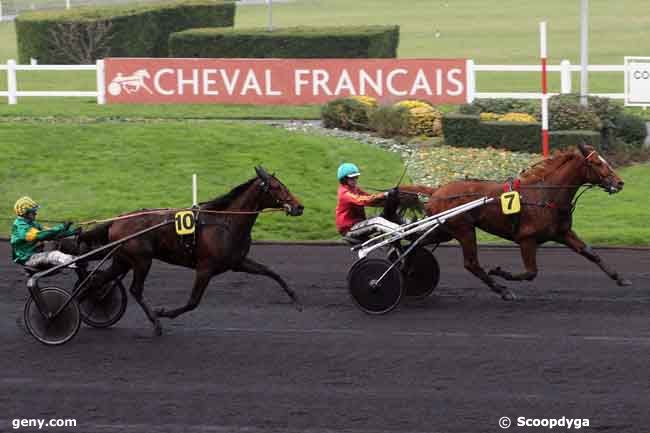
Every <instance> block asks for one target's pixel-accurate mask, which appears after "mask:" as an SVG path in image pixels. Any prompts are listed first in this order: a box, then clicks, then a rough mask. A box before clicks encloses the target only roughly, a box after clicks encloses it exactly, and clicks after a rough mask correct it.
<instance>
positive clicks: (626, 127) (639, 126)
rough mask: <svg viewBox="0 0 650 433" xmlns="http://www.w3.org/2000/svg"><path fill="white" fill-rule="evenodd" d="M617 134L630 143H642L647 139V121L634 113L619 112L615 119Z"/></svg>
mask: <svg viewBox="0 0 650 433" xmlns="http://www.w3.org/2000/svg"><path fill="white" fill-rule="evenodd" d="M613 123H614V125H615V127H616V136H617V137H618V138H620V139H621V140H623V141H624V142H625V143H628V144H636V145H641V144H643V142H644V141H645V139H646V135H647V133H648V130H647V128H646V124H645V121H644V120H643V119H641V118H640V117H637V116H634V115H632V114H626V113H623V112H621V113H619V114H618V115H617V116H616V117H615V118H614V120H613Z"/></svg>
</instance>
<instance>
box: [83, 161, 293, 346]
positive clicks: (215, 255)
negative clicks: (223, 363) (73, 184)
mask: <svg viewBox="0 0 650 433" xmlns="http://www.w3.org/2000/svg"><path fill="white" fill-rule="evenodd" d="M255 171H256V172H257V177H255V178H253V179H251V180H249V181H248V182H245V183H243V184H241V185H239V186H237V187H236V188H234V189H233V190H232V191H230V192H229V193H227V194H225V195H223V196H221V197H217V198H215V199H214V200H211V201H208V202H205V203H201V204H200V206H199V212H198V217H197V221H196V229H195V236H192V235H189V236H183V237H182V236H179V235H178V234H177V233H176V229H175V226H174V224H173V223H170V224H167V225H164V226H163V227H161V228H159V229H156V230H154V231H151V232H149V233H146V234H144V235H142V236H140V237H137V238H135V239H132V240H129V241H127V242H126V243H125V244H123V245H122V247H121V248H120V249H119V250H118V251H117V253H116V254H115V255H114V256H113V259H112V263H111V266H110V268H109V269H107V270H106V271H105V272H103V273H101V274H100V275H99V276H98V277H97V281H95V282H93V284H94V285H95V284H96V285H98V286H100V285H101V284H103V283H104V282H105V281H110V280H112V279H113V278H115V277H117V276H120V275H124V274H126V273H127V272H128V271H129V270H131V269H132V270H133V282H132V284H131V288H130V291H131V293H132V294H133V297H134V298H135V299H136V301H137V302H138V304H140V307H142V310H143V311H144V312H145V314H146V315H147V318H148V319H149V320H150V321H151V323H152V324H153V325H154V329H155V332H156V334H157V335H160V334H161V333H162V327H161V325H160V322H159V320H158V318H159V317H168V318H175V317H177V316H179V315H180V314H183V313H185V312H187V311H191V310H193V309H195V308H196V307H197V306H198V305H199V302H200V301H201V297H202V296H203V293H204V291H205V289H206V287H207V285H208V283H209V282H210V279H211V278H212V277H213V276H215V275H218V274H221V273H223V272H226V271H228V270H231V271H234V272H247V273H250V274H258V275H266V276H267V277H270V278H272V279H273V280H275V281H276V282H278V284H280V286H282V288H283V289H284V291H285V292H286V293H287V294H288V295H289V297H290V298H291V299H292V300H293V302H294V303H295V304H296V306H297V307H299V306H300V304H299V302H298V298H297V296H296V294H295V293H294V291H293V290H291V289H290V288H289V287H288V285H287V283H285V282H284V280H283V279H282V278H281V277H280V276H279V275H278V274H276V273H275V272H273V271H272V270H271V269H269V268H268V267H266V266H264V265H262V264H260V263H257V262H255V261H254V260H252V259H250V258H248V257H247V255H248V251H249V249H250V245H251V230H252V229H253V224H255V220H256V219H257V216H258V214H259V211H261V210H263V209H268V208H284V210H285V211H286V213H287V214H288V215H291V216H298V215H301V214H302V212H303V209H304V208H303V206H302V204H301V203H300V202H299V201H298V199H296V197H294V196H293V195H292V194H291V192H289V190H288V189H287V188H286V187H285V186H284V185H283V184H282V182H280V181H279V180H278V179H277V178H276V177H275V176H273V175H270V174H268V173H267V172H266V171H264V169H262V168H261V167H257V168H256V169H255ZM174 214H175V211H173V210H160V211H149V212H147V211H139V212H135V213H132V215H133V217H130V218H126V219H119V220H116V221H113V222H110V223H107V224H104V225H102V226H98V227H96V228H94V229H92V230H89V231H86V232H83V233H81V234H80V235H79V239H78V241H79V243H80V245H81V247H82V250H87V249H88V248H89V246H97V245H104V244H107V243H108V242H112V241H115V240H119V239H122V238H124V237H126V236H128V235H131V234H134V233H136V232H138V231H142V230H144V229H147V228H149V227H152V226H154V225H157V224H160V223H164V222H165V221H169V222H172V221H173V219H174ZM126 215H127V216H128V215H129V214H126ZM183 238H185V239H183ZM153 259H158V260H162V261H164V262H167V263H171V264H173V265H178V266H184V267H187V268H192V269H195V270H196V273H195V277H194V286H193V287H192V293H191V295H190V298H189V300H188V302H187V303H186V305H184V306H182V307H179V308H175V309H171V310H166V309H164V308H158V309H156V310H152V309H151V308H150V307H149V305H147V303H146V302H145V300H144V297H143V290H144V282H145V279H146V278H147V274H148V273H149V269H150V268H151V262H152V260H153Z"/></svg>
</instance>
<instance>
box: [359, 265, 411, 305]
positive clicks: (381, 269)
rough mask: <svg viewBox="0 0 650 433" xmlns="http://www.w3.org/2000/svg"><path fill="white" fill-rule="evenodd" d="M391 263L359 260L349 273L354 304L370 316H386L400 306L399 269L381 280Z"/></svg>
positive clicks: (400, 281) (393, 270)
mask: <svg viewBox="0 0 650 433" xmlns="http://www.w3.org/2000/svg"><path fill="white" fill-rule="evenodd" d="M390 265H391V263H390V262H389V261H388V260H384V259H377V258H368V257H366V258H363V259H360V260H357V261H356V262H355V263H354V265H352V268H350V271H349V272H348V290H349V291H350V295H351V296H352V299H354V302H355V303H356V304H357V306H359V308H360V309H361V310H363V311H364V312H366V313H368V314H384V313H388V312H389V311H391V310H392V309H393V308H395V307H396V306H397V304H399V301H400V299H401V297H402V277H401V275H400V272H399V269H398V268H397V267H395V268H393V269H391V270H390V271H389V272H388V273H387V274H386V275H385V276H384V278H382V279H381V281H379V282H378V283H377V281H378V280H379V278H380V277H381V276H382V275H383V274H384V273H385V272H386V271H387V270H388V268H389V267H390Z"/></svg>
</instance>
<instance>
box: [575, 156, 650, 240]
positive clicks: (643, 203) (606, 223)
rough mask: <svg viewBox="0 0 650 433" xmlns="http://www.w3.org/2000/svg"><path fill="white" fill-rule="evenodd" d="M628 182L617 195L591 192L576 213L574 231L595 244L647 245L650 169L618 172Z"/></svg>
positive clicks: (644, 167)
mask: <svg viewBox="0 0 650 433" xmlns="http://www.w3.org/2000/svg"><path fill="white" fill-rule="evenodd" d="M617 173H618V174H619V175H620V176H621V177H622V178H623V180H624V181H625V188H623V191H621V192H620V193H618V194H614V195H607V193H605V192H603V191H602V190H592V191H589V192H587V193H585V195H584V196H583V198H582V199H580V201H579V204H578V207H577V209H576V211H575V213H574V220H575V224H574V229H575V231H576V233H578V235H580V236H582V237H583V239H586V240H588V241H589V242H590V243H593V244H603V245H604V244H610V245H648V244H649V243H650V242H649V240H650V224H648V189H647V186H648V185H650V165H648V164H642V165H637V166H633V167H628V168H625V169H623V170H617Z"/></svg>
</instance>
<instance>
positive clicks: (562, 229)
mask: <svg viewBox="0 0 650 433" xmlns="http://www.w3.org/2000/svg"><path fill="white" fill-rule="evenodd" d="M583 185H593V186H599V187H601V188H603V189H604V190H605V191H607V192H608V193H610V194H613V193H616V192H619V191H621V190H622V189H623V180H621V178H620V177H618V175H617V174H616V173H615V172H614V170H613V169H612V167H611V166H610V165H609V163H607V161H606V160H605V159H604V158H603V157H602V156H600V155H599V154H598V152H596V150H595V149H594V148H593V147H591V146H586V145H580V146H578V151H575V150H567V151H562V152H555V154H554V155H553V156H552V157H551V158H547V159H545V160H543V161H541V162H539V163H537V164H535V165H533V166H532V167H530V168H528V169H527V170H525V171H523V172H522V173H521V174H520V175H519V178H518V179H515V180H514V181H513V182H510V183H506V184H504V183H499V182H492V181H485V180H461V181H456V182H451V183H449V184H446V185H444V186H441V187H439V188H428V187H424V186H419V185H406V186H402V187H400V190H401V191H405V192H416V193H419V194H424V195H426V196H429V202H428V203H427V205H426V213H427V215H435V214H437V213H439V212H442V211H444V210H447V209H450V208H453V207H456V206H459V205H462V204H464V203H467V202H469V201H472V200H474V199H476V198H479V197H483V196H486V197H497V198H498V197H499V196H500V195H501V194H502V193H503V192H504V189H505V190H509V189H510V188H512V189H516V190H519V192H520V194H521V213H519V214H515V215H514V216H513V215H504V214H503V212H502V210H501V204H500V202H499V201H498V200H495V201H494V202H491V203H488V204H486V205H484V206H482V207H479V208H476V209H473V210H471V211H469V212H467V213H465V214H463V215H459V216H457V217H454V218H451V219H450V220H449V221H447V223H446V224H445V225H443V226H442V227H441V229H439V230H438V231H437V232H435V233H432V235H431V237H429V238H427V239H426V240H424V241H425V242H426V243H440V242H447V241H450V240H452V239H456V240H458V242H459V243H460V245H461V248H462V250H463V258H464V264H465V268H466V269H467V270H468V271H470V272H471V273H472V274H474V275H475V276H477V277H478V278H480V279H481V281H483V282H484V283H485V284H487V285H488V286H489V287H490V289H492V290H493V291H495V292H497V293H498V294H500V295H501V297H502V298H503V299H505V300H512V299H514V298H515V297H514V294H513V293H512V292H511V291H510V290H508V288H507V287H505V286H503V285H501V284H498V283H497V282H496V281H495V280H494V278H493V277H500V278H503V279H505V280H508V281H524V280H528V281H530V280H533V279H534V278H535V277H536V276H537V261H536V255H537V247H538V245H541V244H543V243H545V242H548V241H555V242H558V243H561V244H564V245H566V246H568V247H569V248H571V249H572V250H573V251H575V252H576V253H578V254H580V255H582V256H583V257H586V258H587V259H588V260H590V261H592V262H593V263H595V264H597V265H598V266H599V267H600V268H601V269H602V270H603V271H604V272H605V273H606V274H607V275H608V276H609V277H610V278H612V279H613V280H615V281H616V282H617V283H618V284H619V285H621V286H623V285H629V284H630V282H629V281H627V280H625V279H623V278H622V277H621V276H620V275H619V274H618V273H617V272H616V271H615V270H614V269H612V268H611V267H610V266H608V265H607V264H606V263H605V262H604V261H603V260H602V259H601V258H600V257H599V256H598V254H596V252H595V251H594V250H592V249H591V247H589V246H588V245H587V244H585V243H584V242H583V241H582V240H581V239H580V238H579V237H578V235H577V234H576V233H575V232H574V231H573V230H572V229H571V225H572V215H573V210H574V207H575V201H574V197H575V195H576V192H577V191H578V189H579V188H580V187H581V186H583ZM476 227H478V228H480V229H482V230H484V231H486V232H488V233H491V234H493V235H496V236H499V237H502V238H505V239H509V240H511V241H514V242H516V243H517V244H519V248H520V250H521V257H522V259H523V263H524V266H525V268H526V271H525V272H523V273H519V274H513V273H511V272H508V271H506V270H503V269H501V268H500V267H497V268H495V269H492V270H490V272H488V273H486V272H485V270H483V268H482V267H481V265H480V264H479V261H478V254H477V244H476Z"/></svg>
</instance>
